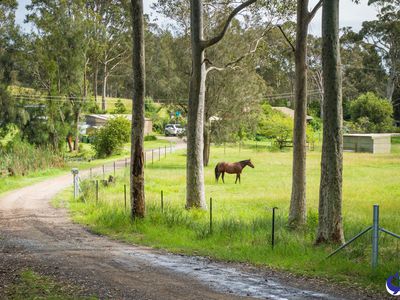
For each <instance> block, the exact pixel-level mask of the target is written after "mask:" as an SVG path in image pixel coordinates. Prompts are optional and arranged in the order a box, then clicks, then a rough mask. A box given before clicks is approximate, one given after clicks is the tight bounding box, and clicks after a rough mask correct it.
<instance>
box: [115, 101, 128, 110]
mask: <svg viewBox="0 0 400 300" xmlns="http://www.w3.org/2000/svg"><path fill="white" fill-rule="evenodd" d="M126 112H127V109H126V106H125V104H124V103H123V102H122V101H121V99H118V100H117V102H116V103H115V109H114V114H124V113H126Z"/></svg>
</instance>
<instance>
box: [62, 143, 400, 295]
mask: <svg viewBox="0 0 400 300" xmlns="http://www.w3.org/2000/svg"><path fill="white" fill-rule="evenodd" d="M224 152H225V154H224ZM320 156H321V153H320V152H317V151H316V152H309V153H308V169H307V180H308V189H307V201H308V229H307V230H305V231H304V232H301V233H295V232H291V231H288V230H287V229H286V227H285V225H286V220H287V215H288V209H289V200H290V190H291V160H292V154H291V152H290V150H287V151H286V152H279V151H277V152H267V151H260V150H259V151H255V149H254V147H252V148H248V147H247V146H243V147H242V148H241V149H240V154H239V149H238V147H235V148H231V147H228V148H226V149H225V150H224V147H213V148H212V156H211V157H212V158H211V162H210V166H209V167H207V168H206V170H205V176H206V193H207V199H209V198H210V197H212V198H213V201H214V202H213V208H214V209H213V216H214V217H213V218H214V224H213V228H214V232H213V234H210V233H209V219H208V218H209V215H208V212H206V211H199V210H191V211H187V210H185V209H184V206H185V176H186V171H185V155H184V152H183V151H182V152H180V153H177V154H174V155H172V156H169V157H167V158H166V159H163V160H161V162H156V163H155V164H154V165H148V166H147V168H146V205H147V217H146V218H145V219H144V220H137V221H135V222H132V221H131V220H130V218H129V213H128V212H125V210H124V204H123V199H124V197H123V184H124V183H125V184H127V185H128V178H124V177H123V173H120V178H119V179H117V184H116V186H114V187H108V188H101V190H100V201H99V203H97V204H96V202H95V200H94V190H93V185H92V184H91V183H89V182H87V183H86V184H85V185H86V186H85V190H86V195H85V198H86V200H87V202H86V203H83V202H81V201H77V202H75V201H72V200H70V202H69V206H70V209H71V210H72V212H73V218H74V220H75V221H77V222H79V223H82V224H86V225H88V226H89V227H91V228H92V229H93V230H94V231H96V232H99V233H102V234H107V235H111V236H113V237H115V238H118V239H122V240H126V241H129V242H132V243H138V244H145V245H149V246H152V247H156V248H166V249H168V250H170V251H174V252H178V253H187V254H197V255H204V256H210V257H213V258H216V259H219V260H227V261H239V262H249V263H252V264H255V265H263V266H269V267H273V268H280V269H285V270H289V271H291V272H294V273H299V274H308V275H310V276H319V277H324V278H328V279H331V280H335V281H340V282H352V283H353V282H355V283H356V284H361V285H363V286H365V287H367V286H368V287H370V288H373V289H376V290H382V288H383V287H384V284H385V280H386V278H387V277H388V276H389V275H390V274H394V273H395V272H397V271H398V270H399V269H400V252H399V246H400V241H397V240H395V239H394V238H391V237H388V236H383V235H382V237H381V241H380V267H379V270H378V271H376V272H371V269H370V254H371V243H370V235H367V236H364V237H362V238H361V239H359V240H358V241H356V242H355V244H353V245H351V246H350V247H349V248H348V250H346V251H344V252H342V253H340V254H338V255H337V256H336V257H333V258H331V259H329V260H325V259H324V258H325V257H326V255H327V254H328V253H330V251H332V250H333V249H334V248H335V247H334V246H327V247H315V246H314V245H313V242H314V239H315V232H316V227H317V219H318V216H317V207H318V192H319V176H320V170H319V166H320ZM248 158H251V159H252V161H253V163H254V165H255V169H250V168H249V169H245V170H244V174H243V175H242V184H240V185H239V184H237V185H235V184H234V178H235V177H234V176H233V175H226V177H225V181H226V184H221V183H219V184H216V183H215V179H214V166H215V165H216V163H217V162H219V161H239V160H242V159H248ZM399 169H400V145H399V144H395V145H393V153H392V154H389V155H372V154H360V153H345V154H344V185H343V190H344V201H343V211H344V217H343V221H344V230H345V235H346V238H347V239H349V238H351V237H352V236H353V235H355V234H356V233H358V232H359V231H361V230H362V229H364V228H365V227H367V226H370V225H371V223H372V205H373V204H375V203H377V204H380V207H381V226H382V227H385V228H386V229H388V230H390V231H393V232H397V233H400V218H399V211H400V201H399V198H400V185H399V179H398V174H399V173H398V172H399ZM161 190H163V192H164V198H165V204H164V212H163V213H162V212H161V207H160V191H161ZM69 195H70V192H68V195H66V194H64V195H62V196H60V197H59V198H65V197H69ZM273 206H277V207H279V209H278V212H277V213H278V215H277V233H276V247H275V250H272V249H271V247H270V238H271V234H270V231H271V207H273Z"/></svg>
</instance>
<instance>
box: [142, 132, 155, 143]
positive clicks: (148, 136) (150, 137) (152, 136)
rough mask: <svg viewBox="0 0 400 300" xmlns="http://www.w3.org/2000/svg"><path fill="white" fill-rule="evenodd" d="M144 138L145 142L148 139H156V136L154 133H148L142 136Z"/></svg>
mask: <svg viewBox="0 0 400 300" xmlns="http://www.w3.org/2000/svg"><path fill="white" fill-rule="evenodd" d="M144 140H145V141H146V142H148V141H156V140H157V137H156V136H155V135H153V134H148V135H146V136H145V137H144Z"/></svg>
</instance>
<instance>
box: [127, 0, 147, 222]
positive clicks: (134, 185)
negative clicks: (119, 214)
mask: <svg viewBox="0 0 400 300" xmlns="http://www.w3.org/2000/svg"><path fill="white" fill-rule="evenodd" d="M131 3H132V40H133V57H132V67H133V105H132V141H131V176H130V185H131V192H130V196H131V207H132V211H131V216H132V217H133V218H135V217H144V215H145V195H144V155H143V149H144V147H143V139H144V122H145V121H144V97H145V56H144V53H145V52H144V22H143V0H131Z"/></svg>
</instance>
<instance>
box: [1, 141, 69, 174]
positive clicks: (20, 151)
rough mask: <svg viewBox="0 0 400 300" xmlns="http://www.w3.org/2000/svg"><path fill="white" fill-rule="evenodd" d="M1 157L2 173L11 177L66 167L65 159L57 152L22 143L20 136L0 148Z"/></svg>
mask: <svg viewBox="0 0 400 300" xmlns="http://www.w3.org/2000/svg"><path fill="white" fill-rule="evenodd" d="M0 157H1V160H0V173H3V174H5V175H10V176H18V175H28V174H29V173H31V172H34V171H37V170H46V169H49V168H61V167H63V166H64V159H63V158H62V156H61V155H60V154H59V153H58V152H57V151H54V150H53V149H51V148H49V147H35V146H34V145H31V144H29V143H27V142H24V141H21V140H20V137H19V135H17V136H15V137H14V138H13V140H12V141H9V142H8V143H7V145H6V146H4V147H0Z"/></svg>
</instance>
